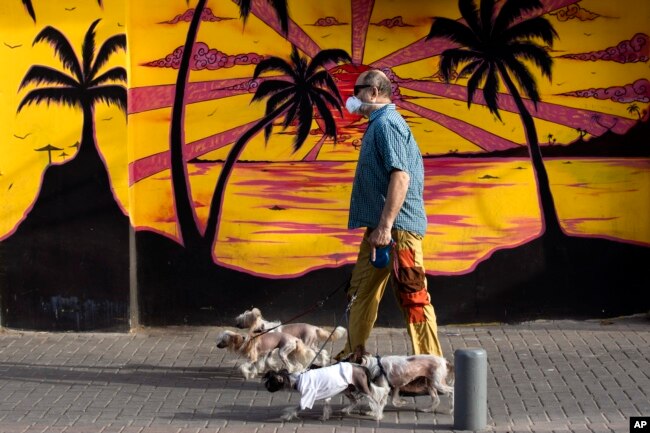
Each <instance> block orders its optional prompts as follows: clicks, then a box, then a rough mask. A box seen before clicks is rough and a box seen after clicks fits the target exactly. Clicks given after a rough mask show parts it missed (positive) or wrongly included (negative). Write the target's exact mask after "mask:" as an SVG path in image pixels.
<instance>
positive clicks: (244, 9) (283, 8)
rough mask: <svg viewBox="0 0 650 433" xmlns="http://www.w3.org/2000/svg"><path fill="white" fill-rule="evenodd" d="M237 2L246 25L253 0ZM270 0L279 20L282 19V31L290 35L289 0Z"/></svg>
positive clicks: (236, 0)
mask: <svg viewBox="0 0 650 433" xmlns="http://www.w3.org/2000/svg"><path fill="white" fill-rule="evenodd" d="M235 2H236V3H237V4H238V5H239V16H240V17H241V19H242V21H244V25H246V21H247V20H248V16H249V15H250V13H251V3H252V2H251V0H235ZM268 2H269V3H270V4H271V6H272V7H273V10H274V11H275V13H276V14H277V16H278V21H280V28H281V29H282V33H284V34H285V35H288V34H289V8H288V7H287V0H268Z"/></svg>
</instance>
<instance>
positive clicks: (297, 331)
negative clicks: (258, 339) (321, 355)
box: [235, 308, 347, 349]
mask: <svg viewBox="0 0 650 433" xmlns="http://www.w3.org/2000/svg"><path fill="white" fill-rule="evenodd" d="M235 322H236V325H237V327H238V328H240V329H248V330H249V332H265V331H269V330H270V332H284V333H285V334H289V335H293V336H294V337H297V338H300V339H301V340H302V342H303V343H305V344H306V345H307V346H309V347H311V348H312V349H318V346H319V344H320V343H321V342H324V341H325V340H327V338H328V337H329V336H330V334H332V337H331V340H332V341H335V340H338V339H340V338H342V337H344V336H345V335H346V333H347V331H346V329H345V328H344V327H342V326H337V327H336V329H335V330H334V333H331V332H330V331H327V330H325V329H323V328H320V327H318V326H314V325H310V324H308V323H288V324H286V325H283V324H282V322H278V321H276V322H269V321H268V320H264V318H263V317H262V312H261V311H260V310H259V309H258V308H253V309H251V310H246V311H244V312H243V313H241V314H240V315H239V316H237V317H236V318H235Z"/></svg>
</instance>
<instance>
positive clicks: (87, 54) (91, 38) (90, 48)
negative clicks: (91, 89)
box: [81, 19, 101, 81]
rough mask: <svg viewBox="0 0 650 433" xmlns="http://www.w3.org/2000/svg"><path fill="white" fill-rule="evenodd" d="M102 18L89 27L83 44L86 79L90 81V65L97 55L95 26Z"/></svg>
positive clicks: (82, 51) (82, 57) (82, 55)
mask: <svg viewBox="0 0 650 433" xmlns="http://www.w3.org/2000/svg"><path fill="white" fill-rule="evenodd" d="M100 21H101V19H97V20H95V21H93V23H92V24H91V25H90V27H88V31H87V32H86V36H85V37H84V41H83V44H82V45H81V59H82V61H83V72H84V77H85V79H86V81H90V80H91V77H90V66H91V64H92V61H93V57H95V27H97V24H99V22H100Z"/></svg>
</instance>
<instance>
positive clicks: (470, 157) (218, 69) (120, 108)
mask: <svg viewBox="0 0 650 433" xmlns="http://www.w3.org/2000/svg"><path fill="white" fill-rule="evenodd" d="M476 3H477V5H476V7H477V9H476V10H474V4H473V2H467V1H463V2H460V3H458V2H456V1H438V2H427V1H412V2H409V3H408V4H405V3H404V2H399V1H390V0H375V1H373V0H347V1H344V0H340V1H331V2H323V4H320V3H318V4H317V3H312V2H297V1H292V0H289V1H288V15H287V14H285V12H286V11H283V10H282V9H280V10H275V9H274V8H273V7H272V4H273V3H272V2H268V1H266V0H253V1H251V2H250V10H248V9H247V7H246V4H247V2H242V3H241V6H240V4H238V3H237V2H234V1H229V0H219V1H217V0H208V1H206V0H199V1H196V0H190V1H189V2H186V1H185V0H169V1H166V2H155V1H153V0H139V1H137V2H128V1H125V0H103V1H101V0H100V1H96V0H66V1H60V2H48V1H45V0H43V1H40V0H32V1H27V0H23V1H19V0H15V1H8V2H3V3H2V4H0V29H1V30H0V32H1V33H0V35H1V39H2V42H3V45H2V46H0V59H1V60H2V64H3V65H10V66H9V67H4V68H2V69H0V78H1V79H0V94H1V95H2V101H1V103H0V118H1V119H2V122H1V124H2V125H3V126H2V127H0V146H1V153H0V155H2V157H1V158H0V174H1V176H0V194H2V198H1V202H2V207H1V208H0V212H1V214H2V217H1V218H0V290H1V292H0V293H1V296H2V298H1V301H2V316H1V317H2V319H3V321H4V324H5V325H6V326H15V327H28V328H45V329H50V328H54V329H97V328H110V327H116V326H117V327H126V326H127V324H128V321H129V318H131V319H132V320H135V321H136V322H137V321H139V322H140V323H144V324H163V323H229V322H230V320H231V318H232V317H233V316H234V315H235V314H238V313H240V312H241V311H242V310H243V309H245V308H249V307H250V306H251V305H255V306H259V307H260V308H262V310H263V311H264V312H265V315H267V316H269V317H272V318H273V317H275V318H279V319H287V318H288V317H291V316H293V315H294V314H297V313H298V312H300V311H302V310H304V309H305V308H308V307H309V306H311V305H313V303H314V302H315V301H317V300H319V299H322V298H323V297H324V296H325V295H326V294H328V293H330V292H332V291H333V290H334V289H336V288H338V287H341V286H342V285H344V284H345V281H346V280H347V278H348V277H349V274H350V270H351V266H352V264H353V263H354V260H355V258H356V252H357V248H358V244H359V242H360V240H361V236H362V231H360V230H348V229H347V211H348V205H349V197H350V192H351V184H352V179H353V176H354V170H355V167H356V159H357V157H358V154H359V148H360V143H361V137H362V135H363V132H364V130H365V128H366V124H367V121H366V119H364V118H361V117H359V116H354V115H350V114H348V113H347V112H346V111H345V109H344V108H343V109H342V108H341V107H342V105H343V101H345V99H346V98H347V97H348V96H350V95H351V93H352V87H353V85H354V82H355V81H356V77H357V76H358V74H359V73H361V72H362V71H364V70H367V69H368V68H380V69H382V70H383V71H384V72H386V74H387V75H388V76H389V77H390V79H391V82H392V83H393V95H392V97H393V101H394V102H395V104H396V105H397V108H398V110H399V111H400V113H401V114H402V115H403V116H404V117H405V119H406V120H407V122H408V124H409V125H410V127H411V129H412V131H413V134H414V135H415V137H416V140H417V142H418V145H419V146H420V149H421V151H422V155H423V157H424V164H425V172H426V182H425V183H426V187H425V201H426V210H427V214H428V218H429V228H428V231H427V236H426V237H425V241H424V254H425V266H426V268H427V271H428V273H429V275H428V278H429V291H430V293H431V296H432V299H433V304H434V306H435V308H436V311H437V314H438V317H439V319H440V321H441V322H442V323H448V322H464V321H477V320H483V321H485V320H521V319H530V318H536V317H593V316H613V315H618V314H630V313H634V312H641V311H647V310H648V308H650V296H649V295H648V291H647V289H646V287H648V283H650V281H649V278H648V275H647V272H644V269H645V266H647V265H646V264H647V263H648V258H649V251H650V249H649V246H650V217H649V215H650V200H649V199H650V159H649V157H650V147H649V143H648V137H649V135H648V130H649V126H648V125H649V123H648V122H649V119H648V118H649V116H650V115H649V114H648V111H649V110H648V106H649V105H650V85H649V84H650V83H649V81H648V80H649V79H650V72H649V70H648V65H649V62H648V59H649V56H650V45H649V42H650V36H649V35H648V31H647V28H649V24H650V4H648V3H647V2H645V1H643V0H625V1H623V2H616V3H612V2H608V1H605V0H582V1H580V2H575V1H572V0H541V1H540V2H539V4H538V5H535V3H536V2H534V1H531V2H525V3H530V4H531V5H532V7H531V8H529V9H525V10H523V11H521V14H520V15H521V16H519V15H518V14H517V12H520V11H519V9H520V8H518V7H515V5H517V4H519V6H520V7H521V5H522V4H523V3H521V2H513V1H510V2H508V1H496V2H487V1H484V2H476ZM479 5H480V8H482V9H483V10H480V9H479ZM491 6H493V9H492V7H491ZM537 6H538V7H537ZM242 15H244V16H245V19H242V18H241V16H242ZM434 17H435V18H434ZM510 18H511V19H510ZM544 20H545V21H546V22H547V23H549V24H550V26H548V25H547V24H543V22H544ZM487 26H491V27H492V28H493V31H492V32H491V33H490V35H491V36H490V37H489V38H488V36H486V35H484V34H482V32H483V29H484V28H485V27H487ZM549 28H550V30H548V29H549ZM476 38H482V39H483V40H484V41H485V40H486V38H487V42H488V43H490V44H492V45H495V44H499V43H503V44H507V45H506V46H505V48H503V49H499V50H492V51H487V52H486V51H482V48H483V47H484V45H480V44H476V43H475V39H476ZM127 41H128V42H127ZM495 56H496V57H495ZM486 59H488V60H486ZM490 59H496V60H495V61H494V62H493V63H490V61H489V60H490ZM498 64H503V65H505V68H506V69H505V70H502V71H499V70H498V69H497V65H498ZM490 65H492V66H490ZM386 298H387V299H386V300H385V302H384V305H382V309H381V312H380V318H379V321H380V323H383V324H395V325H400V324H401V318H400V315H399V313H398V312H397V309H396V307H395V305H394V303H393V300H392V299H390V296H387V297H386ZM344 304H345V298H344V296H343V294H342V291H341V292H339V293H338V294H337V295H336V296H335V297H333V298H332V299H331V300H328V302H327V303H326V305H325V306H324V307H323V308H322V309H319V310H317V311H315V312H314V313H313V314H312V316H311V317H309V318H307V320H309V321H313V322H322V323H330V324H333V322H335V321H338V320H339V319H340V317H341V315H342V313H343V309H344ZM129 310H130V312H129Z"/></svg>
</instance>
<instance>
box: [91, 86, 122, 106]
mask: <svg viewBox="0 0 650 433" xmlns="http://www.w3.org/2000/svg"><path fill="white" fill-rule="evenodd" d="M88 95H89V97H90V100H91V101H92V102H93V103H97V102H104V103H106V104H108V105H117V106H118V107H120V109H121V110H122V111H124V113H126V101H127V92H126V87H124V86H118V85H115V84H110V85H107V86H97V87H93V88H90V89H88Z"/></svg>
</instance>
